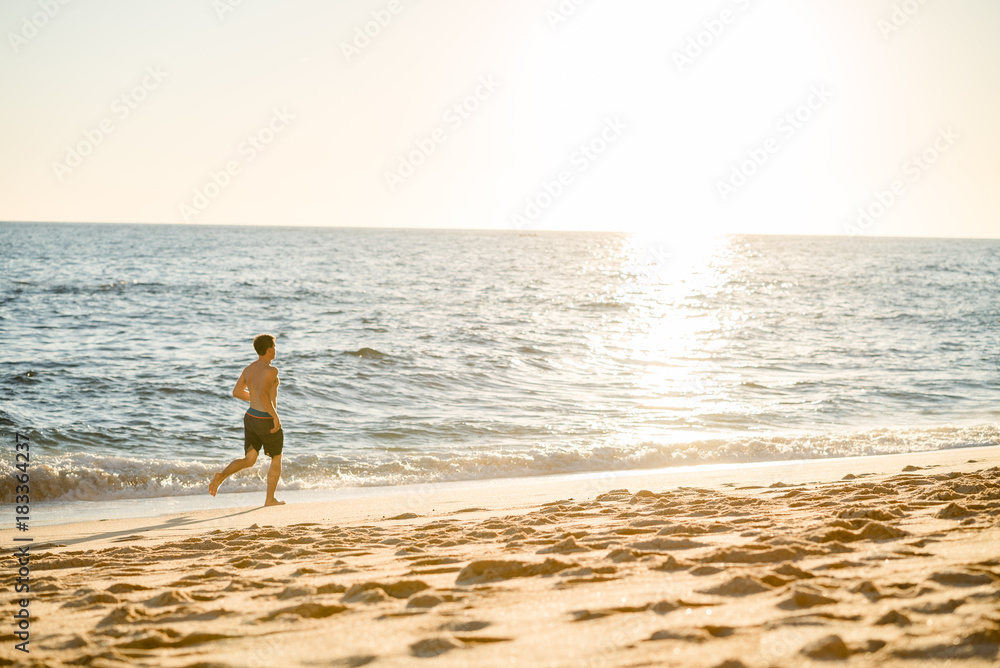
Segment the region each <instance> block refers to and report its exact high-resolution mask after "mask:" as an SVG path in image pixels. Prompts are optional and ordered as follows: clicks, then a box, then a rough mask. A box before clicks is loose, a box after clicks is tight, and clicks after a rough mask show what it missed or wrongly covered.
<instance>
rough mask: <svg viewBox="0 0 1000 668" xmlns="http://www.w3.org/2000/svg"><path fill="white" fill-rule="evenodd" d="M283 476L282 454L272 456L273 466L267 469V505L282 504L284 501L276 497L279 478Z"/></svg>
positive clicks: (265, 502) (265, 501)
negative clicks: (275, 492) (275, 491)
mask: <svg viewBox="0 0 1000 668" xmlns="http://www.w3.org/2000/svg"><path fill="white" fill-rule="evenodd" d="M280 477H281V455H275V456H274V457H271V467H270V468H269V469H268V470H267V498H266V499H264V505H265V506H282V505H284V504H285V502H284V501H278V500H277V499H276V498H274V490H276V489H278V478H280Z"/></svg>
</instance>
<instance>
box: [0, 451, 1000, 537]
mask: <svg viewBox="0 0 1000 668" xmlns="http://www.w3.org/2000/svg"><path fill="white" fill-rule="evenodd" d="M963 453H966V454H968V456H967V457H964V459H963ZM978 453H981V454H982V457H983V458H996V461H997V462H1000V445H979V446H969V447H962V448H948V449H945V450H932V451H922V452H908V453H892V454H884V455H864V456H848V457H829V458H814V459H795V460H780V461H770V462H747V463H735V464H694V465H685V466H677V467H667V468H657V469H632V470H622V471H595V472H583V473H566V474H547V475H540V476H523V477H510V478H492V479H472V480H454V481H444V482H429V483H418V484H406V485H387V486H364V487H342V488H337V489H313V490H284V491H283V490H282V489H281V485H280V483H279V487H278V492H277V496H278V498H280V499H282V500H284V501H286V502H287V504H288V507H298V506H300V505H303V504H308V505H309V506H310V507H317V508H319V507H323V506H326V505H327V504H335V503H337V502H352V503H353V504H357V505H358V506H360V507H363V508H366V509H368V510H367V512H368V513H369V515H367V517H370V518H371V517H375V515H377V514H378V512H379V510H378V509H379V508H381V507H383V506H384V507H387V508H395V509H399V508H402V507H404V506H406V505H407V504H409V503H411V502H412V501H411V500H412V499H422V498H425V497H426V498H428V499H429V498H435V499H437V498H440V499H441V501H440V502H439V503H440V505H442V506H443V507H445V508H447V507H449V506H448V505H447V504H448V499H449V498H451V496H452V495H455V494H462V495H469V496H467V497H466V498H470V499H473V498H480V497H484V498H482V499H481V500H480V501H477V504H480V505H482V504H485V503H489V501H488V500H487V499H494V500H495V501H494V503H498V502H500V501H499V500H501V499H514V500H517V499H520V498H524V499H525V500H538V501H539V502H542V503H544V502H545V500H552V499H554V498H556V497H558V496H559V495H560V494H565V493H571V492H572V490H574V489H577V488H581V489H593V490H594V491H595V493H600V491H601V490H602V488H604V487H607V486H608V485H614V486H619V487H629V488H630V489H631V488H632V487H637V488H643V487H650V486H653V487H656V486H663V485H678V484H696V485H699V486H713V485H716V486H721V485H724V484H725V483H726V482H728V481H729V478H731V477H733V476H734V475H737V476H740V477H741V479H743V478H742V476H746V478H745V480H747V481H748V482H746V483H745V484H748V485H751V484H760V485H769V484H771V483H774V482H799V483H804V482H810V481H817V482H818V481H823V480H827V481H832V480H836V479H839V478H838V476H839V477H842V476H843V475H846V474H848V473H851V472H852V471H850V470H848V469H850V468H851V467H852V465H853V464H854V463H855V462H856V463H857V465H858V466H863V467H864V468H865V470H868V471H872V472H876V473H877V472H884V473H889V472H894V471H895V470H894V469H893V468H892V467H893V466H896V463H897V462H899V461H900V460H901V459H905V460H906V462H904V463H903V464H899V468H902V467H904V466H906V465H907V464H916V465H919V462H921V461H934V462H941V463H944V462H948V463H951V464H959V463H964V462H965V461H966V460H968V459H978V458H979V456H980V455H979V454H978ZM259 466H260V464H259V463H258V467H259ZM264 466H266V463H265V464H264ZM265 470H266V469H265ZM817 475H819V476H820V477H817ZM781 476H785V478H787V480H779V477H781ZM689 479H690V480H689ZM619 483H620V484H619ZM555 490H562V491H561V492H557V491H555ZM548 491H552V494H551V495H548V494H547V492H548ZM263 495H264V492H263V491H254V492H234V493H230V494H227V493H226V492H225V488H223V490H222V491H220V493H219V495H218V496H216V497H210V496H209V495H208V481H207V480H206V482H205V493H204V494H203V495H181V496H167V497H149V498H138V499H115V500H103V501H71V502H66V503H58V502H57V503H55V504H52V505H53V506H56V507H57V510H56V512H52V511H51V510H50V508H51V506H46V505H43V506H41V507H40V508H38V509H36V510H35V517H36V518H37V519H38V521H37V522H36V523H34V524H33V528H34V529H36V530H38V531H41V530H42V528H43V527H61V526H66V525H73V524H80V523H83V524H89V523H93V522H117V521H124V522H126V526H130V525H129V524H128V522H138V521H140V520H144V519H154V518H167V517H172V516H177V515H184V516H188V515H192V514H193V515H195V516H197V518H198V519H199V520H201V519H206V518H210V517H213V516H215V515H217V514H221V513H222V512H223V511H226V510H230V511H231V510H249V509H253V508H255V507H258V506H262V505H263V501H262V499H263ZM164 506H167V507H168V508H169V509H167V510H163V507H164ZM84 509H85V510H84ZM81 510H83V512H82V513H80V511H81ZM425 510H426V508H425ZM71 511H76V512H77V514H82V515H84V518H82V519H77V518H72V519H68V520H66V518H65V515H66V514H67V513H70V512H71ZM158 511H159V512H158ZM388 512H389V513H390V515H393V514H398V513H394V512H391V510H390V511H388ZM399 512H408V511H406V510H400V511H399ZM361 517H362V515H351V518H352V519H354V520H358V519H361ZM6 533H10V534H11V535H14V533H15V532H14V531H13V530H0V536H5V535H6Z"/></svg>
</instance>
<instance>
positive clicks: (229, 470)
mask: <svg viewBox="0 0 1000 668" xmlns="http://www.w3.org/2000/svg"><path fill="white" fill-rule="evenodd" d="M256 463H257V451H256V450H254V449H253V448H250V449H249V450H247V454H246V455H245V456H244V457H243V458H242V459H234V460H233V461H231V462H229V466H227V467H226V468H225V469H224V470H223V471H222V473H216V474H215V477H214V478H212V482H210V483H209V484H208V493H209V494H211V495H212V496H215V493H216V492H218V491H219V485H221V484H222V482H223V481H224V480H225V479H226V478H228V477H229V476H231V475H232V474H234V473H236V472H237V471H242V470H243V469H248V468H250V467H251V466H253V465H254V464H256Z"/></svg>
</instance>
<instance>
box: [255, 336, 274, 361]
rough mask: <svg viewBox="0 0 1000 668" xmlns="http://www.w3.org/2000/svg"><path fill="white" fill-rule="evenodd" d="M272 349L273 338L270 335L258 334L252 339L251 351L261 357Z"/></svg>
mask: <svg viewBox="0 0 1000 668" xmlns="http://www.w3.org/2000/svg"><path fill="white" fill-rule="evenodd" d="M273 348H274V337H273V336H271V335H270V334H258V335H257V336H255V337H254V339H253V349H254V350H256V351H257V354H258V355H260V356H261V357H264V356H265V355H267V351H269V350H272V349H273Z"/></svg>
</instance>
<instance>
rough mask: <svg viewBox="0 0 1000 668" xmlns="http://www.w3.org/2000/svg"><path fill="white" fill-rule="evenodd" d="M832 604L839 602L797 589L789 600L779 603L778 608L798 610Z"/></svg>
mask: <svg viewBox="0 0 1000 668" xmlns="http://www.w3.org/2000/svg"><path fill="white" fill-rule="evenodd" d="M831 603H837V600H836V599H832V598H830V597H829V596H824V595H823V594H819V593H816V592H811V591H808V590H806V589H797V590H796V591H795V592H794V593H793V594H792V595H791V596H790V597H789V598H787V599H785V600H784V601H782V602H781V603H779V604H778V607H779V608H781V609H783V610H798V609H801V608H812V607H815V606H818V605H830V604H831Z"/></svg>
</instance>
